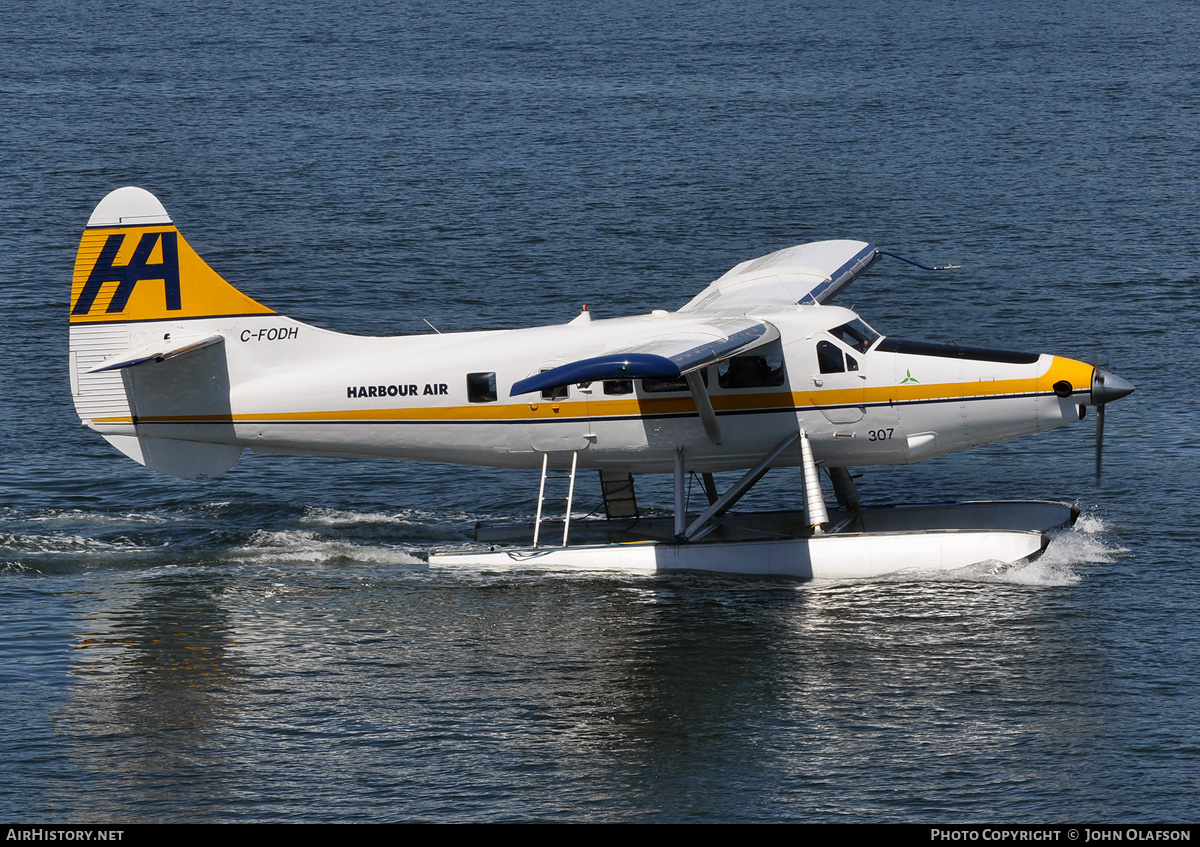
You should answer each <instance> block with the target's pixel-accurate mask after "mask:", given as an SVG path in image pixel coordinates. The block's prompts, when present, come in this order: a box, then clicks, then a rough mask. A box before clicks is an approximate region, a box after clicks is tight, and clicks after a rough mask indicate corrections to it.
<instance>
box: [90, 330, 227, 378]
mask: <svg viewBox="0 0 1200 847" xmlns="http://www.w3.org/2000/svg"><path fill="white" fill-rule="evenodd" d="M224 340H225V337H224V336H222V335H206V336H203V337H197V336H191V337H188V338H176V339H171V338H170V336H168V337H167V338H164V339H163V340H162V341H156V342H155V343H154V344H147V345H146V346H144V347H138V348H137V349H136V350H124V351H122V352H120V353H118V354H117V355H115V356H110V357H109V358H107V359H105V360H104V361H103V362H101V363H100V364H98V365H96V366H95V367H94V368H89V369H88V370H87V371H85V373H89V374H94V373H100V372H101V371H114V370H118V369H119V368H129V367H133V366H134V365H140V364H142V363H143V362H162V361H165V360H167V359H173V358H175V357H176V356H181V355H183V354H184V353H190V352H192V351H193V350H203V349H204V348H205V347H212V346H213V345H214V344H220V343H221V342H222V341H224Z"/></svg>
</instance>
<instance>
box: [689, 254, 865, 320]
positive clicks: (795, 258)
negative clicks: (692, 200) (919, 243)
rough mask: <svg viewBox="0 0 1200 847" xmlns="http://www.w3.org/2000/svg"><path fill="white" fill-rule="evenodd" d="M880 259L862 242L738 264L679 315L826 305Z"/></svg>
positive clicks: (702, 292)
mask: <svg viewBox="0 0 1200 847" xmlns="http://www.w3.org/2000/svg"><path fill="white" fill-rule="evenodd" d="M878 259H879V249H878V248H877V247H876V246H875V245H874V244H868V243H867V242H865V241H850V240H839V241H814V242H812V243H809V244H798V245H796V246H795V247H787V248H785V249H783V250H778V251H776V252H774V253H770V254H768V255H766V256H762V257H760V258H758V259H751V260H750V261H748V262H742V263H741V264H740V265H737V266H736V267H734V268H733V269H732V270H730V271H729V272H728V273H726V274H725V275H724V276H722V277H721V278H720V279H718V280H716V281H715V282H713V283H712V284H710V285H709V286H708V287H707V288H705V289H704V290H703V291H701V292H700V293H699V294H697V295H696V296H695V297H693V298H692V299H691V300H690V301H688V303H687V305H685V306H684V307H683V308H682V309H680V310H679V311H680V312H683V313H689V312H702V313H713V312H717V313H722V314H734V315H736V314H747V313H751V314H752V313H753V312H755V311H756V310H759V309H763V308H766V307H772V306H790V305H796V304H797V303H804V302H811V303H813V304H821V303H825V302H826V301H827V300H829V299H831V298H832V297H833V296H834V295H835V294H837V293H838V292H839V291H841V290H842V289H843V288H845V287H846V286H847V285H849V284H850V283H852V282H854V280H855V279H857V278H858V277H859V275H860V274H862V273H863V272H864V271H865V270H866V269H867V268H869V267H871V265H873V264H875V262H876V261H878Z"/></svg>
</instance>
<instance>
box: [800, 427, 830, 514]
mask: <svg viewBox="0 0 1200 847" xmlns="http://www.w3.org/2000/svg"><path fill="white" fill-rule="evenodd" d="M800 457H801V460H802V461H803V462H804V513H805V516H806V520H807V521H808V526H809V528H810V529H812V531H813V535H824V534H825V527H826V526H827V525H828V524H829V513H828V512H826V511H825V497H824V495H823V494H822V493H821V476H820V474H818V473H817V463H816V462H814V461H813V454H812V445H811V444H809V443H808V432H807V431H806V430H803V429H802V430H800Z"/></svg>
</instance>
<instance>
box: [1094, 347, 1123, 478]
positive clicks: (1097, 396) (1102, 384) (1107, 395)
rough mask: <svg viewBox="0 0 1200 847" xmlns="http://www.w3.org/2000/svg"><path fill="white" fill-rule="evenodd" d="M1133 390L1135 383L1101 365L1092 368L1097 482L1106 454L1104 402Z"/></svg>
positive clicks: (1097, 364) (1098, 363)
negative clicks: (1103, 457) (1102, 459)
mask: <svg viewBox="0 0 1200 847" xmlns="http://www.w3.org/2000/svg"><path fill="white" fill-rule="evenodd" d="M1106 367H1107V365H1106ZM1132 392H1133V383H1132V382H1129V381H1128V380H1125V379H1121V377H1119V376H1116V375H1115V374H1111V373H1109V372H1108V371H1106V370H1104V369H1103V368H1101V367H1100V362H1099V361H1097V362H1096V366H1095V367H1094V368H1093V369H1092V404H1093V405H1094V406H1095V407H1096V482H1097V483H1099V482H1100V467H1101V457H1102V456H1103V455H1104V404H1105V403H1107V402H1108V401H1109V400H1119V399H1120V398H1122V397H1124V396H1125V395H1126V394H1131V393H1132Z"/></svg>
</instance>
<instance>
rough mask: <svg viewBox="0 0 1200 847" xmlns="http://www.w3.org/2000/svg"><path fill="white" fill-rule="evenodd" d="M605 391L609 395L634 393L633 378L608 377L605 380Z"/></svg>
mask: <svg viewBox="0 0 1200 847" xmlns="http://www.w3.org/2000/svg"><path fill="white" fill-rule="evenodd" d="M604 393H605V394H609V395H620V394H632V393H633V380H632V379H606V380H604Z"/></svg>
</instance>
